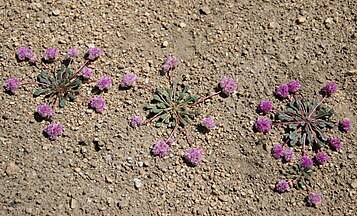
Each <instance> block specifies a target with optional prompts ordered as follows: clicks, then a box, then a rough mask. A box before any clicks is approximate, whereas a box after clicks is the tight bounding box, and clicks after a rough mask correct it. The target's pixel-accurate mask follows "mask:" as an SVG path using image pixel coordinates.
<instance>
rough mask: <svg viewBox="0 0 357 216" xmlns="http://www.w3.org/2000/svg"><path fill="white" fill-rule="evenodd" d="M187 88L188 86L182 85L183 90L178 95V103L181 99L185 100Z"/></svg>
mask: <svg viewBox="0 0 357 216" xmlns="http://www.w3.org/2000/svg"><path fill="white" fill-rule="evenodd" d="M188 88H189V86H188V85H187V84H185V85H184V88H183V90H182V92H181V93H180V95H179V97H178V99H177V100H179V101H180V100H182V99H184V98H185V96H186V93H187V91H188Z"/></svg>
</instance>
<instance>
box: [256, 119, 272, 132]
mask: <svg viewBox="0 0 357 216" xmlns="http://www.w3.org/2000/svg"><path fill="white" fill-rule="evenodd" d="M255 129H257V131H259V132H262V133H268V132H269V131H270V129H271V121H270V120H269V119H267V118H259V119H258V120H257V122H255Z"/></svg>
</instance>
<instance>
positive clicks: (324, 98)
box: [308, 96, 327, 118]
mask: <svg viewBox="0 0 357 216" xmlns="http://www.w3.org/2000/svg"><path fill="white" fill-rule="evenodd" d="M326 98H327V96H324V97H323V98H322V100H321V101H320V102H319V103H318V104H317V105H316V106H315V107H314V109H313V110H312V111H311V113H310V115H309V117H308V118H311V116H312V114H313V113H314V112H315V111H316V109H317V108H318V107H319V106H320V105H321V104H322V102H324V100H326Z"/></svg>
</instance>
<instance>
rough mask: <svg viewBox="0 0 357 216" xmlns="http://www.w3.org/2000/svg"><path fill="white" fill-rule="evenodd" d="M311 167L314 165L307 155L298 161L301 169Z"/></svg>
mask: <svg viewBox="0 0 357 216" xmlns="http://www.w3.org/2000/svg"><path fill="white" fill-rule="evenodd" d="M313 165H314V163H313V162H312V160H311V159H310V158H309V156H307V155H304V156H302V158H301V159H300V167H301V168H304V169H306V168H309V167H312V166H313Z"/></svg>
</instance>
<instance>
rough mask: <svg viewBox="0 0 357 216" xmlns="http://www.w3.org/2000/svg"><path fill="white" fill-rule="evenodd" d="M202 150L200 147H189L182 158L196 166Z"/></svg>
mask: <svg viewBox="0 0 357 216" xmlns="http://www.w3.org/2000/svg"><path fill="white" fill-rule="evenodd" d="M203 154H204V151H203V149H201V148H200V147H198V148H190V149H189V150H187V151H186V153H185V154H184V155H183V157H184V159H185V160H186V161H187V162H188V163H190V164H191V165H193V166H197V165H198V164H200V163H201V161H202V159H203Z"/></svg>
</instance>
